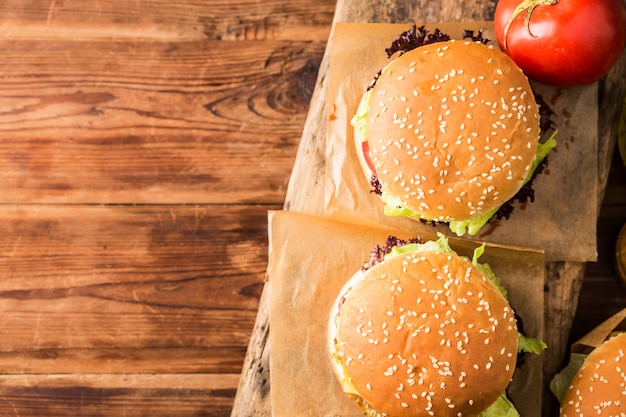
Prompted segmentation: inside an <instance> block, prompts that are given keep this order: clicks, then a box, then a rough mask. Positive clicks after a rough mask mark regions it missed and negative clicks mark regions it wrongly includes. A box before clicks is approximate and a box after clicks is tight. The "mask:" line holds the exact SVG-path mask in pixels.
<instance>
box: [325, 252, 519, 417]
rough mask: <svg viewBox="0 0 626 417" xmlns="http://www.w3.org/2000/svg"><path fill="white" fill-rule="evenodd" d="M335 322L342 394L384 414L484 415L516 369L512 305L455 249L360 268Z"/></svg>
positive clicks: (389, 259)
mask: <svg viewBox="0 0 626 417" xmlns="http://www.w3.org/2000/svg"><path fill="white" fill-rule="evenodd" d="M330 322H331V325H330V326H329V333H330V334H329V344H330V345H331V346H330V349H331V351H332V355H333V357H334V361H333V362H334V364H335V372H336V375H337V378H338V380H339V381H341V382H342V383H343V386H344V391H346V392H347V393H348V394H349V395H350V396H351V397H352V398H353V399H355V400H356V401H357V404H358V405H360V406H361V407H362V409H366V410H369V408H371V409H374V410H376V411H377V412H378V413H380V414H382V415H387V416H394V417H409V416H411V417H421V416H424V417H426V416H432V415H435V416H444V415H445V416H448V415H455V416H456V415H463V416H476V415H478V414H479V413H480V412H481V411H483V410H484V409H486V408H487V407H488V406H489V405H491V404H492V403H493V402H494V401H495V400H497V399H498V397H499V396H500V395H502V393H503V392H504V390H505V388H506V387H507V385H508V384H509V382H510V380H511V378H512V375H513V372H514V369H515V364H516V356H517V347H518V330H517V326H516V321H515V318H514V313H513V310H512V308H511V307H510V306H509V304H508V302H507V301H506V299H505V298H504V297H503V296H502V294H501V293H500V291H499V290H498V288H496V286H495V285H494V284H493V283H492V282H491V281H490V280H489V279H488V278H486V277H485V276H484V275H483V274H482V273H481V272H480V271H479V270H478V269H477V268H476V267H474V266H473V265H472V263H471V262H470V261H469V260H467V259H466V258H463V257H461V256H458V255H456V254H451V253H444V252H434V251H416V252H407V253H402V254H396V255H393V256H391V257H387V258H386V259H385V260H384V261H383V262H381V263H379V264H377V265H375V266H374V267H373V268H371V269H369V270H367V271H365V272H359V273H357V274H355V276H354V277H353V278H352V279H351V280H350V282H348V283H347V284H346V286H345V287H344V291H343V292H342V293H341V294H340V296H339V297H338V300H337V302H336V303H335V310H334V311H333V312H331V320H330ZM346 386H349V388H347V389H346V388H345V387H346ZM364 407H365V408H364ZM367 407H369V408H367ZM369 415H373V414H369Z"/></svg>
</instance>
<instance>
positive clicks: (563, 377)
mask: <svg viewBox="0 0 626 417" xmlns="http://www.w3.org/2000/svg"><path fill="white" fill-rule="evenodd" d="M585 359H587V355H586V354H584V353H575V352H573V353H572V354H571V355H570V358H569V362H568V364H567V366H566V367H565V368H563V369H562V370H561V372H559V373H558V374H556V375H554V377H552V381H550V391H552V394H554V396H555V397H556V398H557V400H559V403H561V402H562V401H563V396H564V395H565V391H567V389H568V388H569V385H570V382H571V381H572V379H573V378H574V376H575V375H576V372H578V370H579V369H580V367H581V366H582V365H583V362H585Z"/></svg>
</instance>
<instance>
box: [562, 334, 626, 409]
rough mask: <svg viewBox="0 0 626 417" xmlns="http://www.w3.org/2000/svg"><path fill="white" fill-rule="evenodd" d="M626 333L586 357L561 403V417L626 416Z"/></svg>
mask: <svg viewBox="0 0 626 417" xmlns="http://www.w3.org/2000/svg"><path fill="white" fill-rule="evenodd" d="M625 353H626V333H617V334H615V335H613V336H612V337H610V338H609V339H608V340H606V341H605V342H604V343H602V344H601V345H600V346H598V347H597V348H596V349H594V350H593V351H592V352H591V353H589V354H588V355H586V356H585V357H584V360H583V361H582V363H581V366H580V368H578V369H577V371H576V373H575V375H574V377H573V378H572V379H571V380H570V381H569V383H568V386H567V389H566V390H565V392H564V394H563V397H562V399H561V417H583V416H596V415H602V416H616V417H619V416H622V417H623V416H626V357H625Z"/></svg>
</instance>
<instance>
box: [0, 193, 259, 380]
mask: <svg viewBox="0 0 626 417" xmlns="http://www.w3.org/2000/svg"><path fill="white" fill-rule="evenodd" d="M267 208H268V207H265V206H255V207H250V206H176V205H173V206H139V207H127V206H118V207H109V206H71V207H67V206H39V205H38V206H24V205H19V206H0V217H1V218H2V219H3V221H2V222H1V223H0V254H1V256H0V270H1V271H2V280H1V283H0V311H1V315H2V326H0V372H1V373H14V372H31V373H45V372H53V373H57V372H58V373H61V372H75V373H81V372H119V371H122V370H123V371H125V372H169V373H176V372H228V373H236V372H239V368H240V367H241V363H242V361H243V355H244V354H245V347H246V346H247V344H248V341H249V335H250V331H251V329H252V326H253V323H254V319H255V316H256V310H257V305H258V300H259V297H260V294H261V289H262V286H263V280H264V271H265V266H266V263H267V253H266V241H267V231H266V210H267ZM244 231H245V233H244ZM158 358H160V359H161V360H155V359H158Z"/></svg>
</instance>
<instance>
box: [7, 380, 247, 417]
mask: <svg viewBox="0 0 626 417" xmlns="http://www.w3.org/2000/svg"><path fill="white" fill-rule="evenodd" d="M238 380H239V375H237V374H220V375H214V374H179V375H144V374H139V375H136V374H112V375H109V374H95V375H94V374H84V375H7V376H3V377H2V379H1V380H0V414H1V415H3V416H20V417H31V416H33V417H34V416H41V415H46V416H51V417H57V416H58V417H61V416H67V415H69V414H72V415H79V416H84V417H92V416H93V417H96V416H98V417H99V416H130V417H134V416H137V417H139V416H154V417H159V416H164V417H165V416H168V417H169V416H172V415H176V416H177V417H186V416H189V417H191V416H206V417H218V416H219V417H221V416H224V415H227V414H228V412H229V410H230V408H231V406H232V402H233V396H234V393H235V387H236V384H237V381H238Z"/></svg>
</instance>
